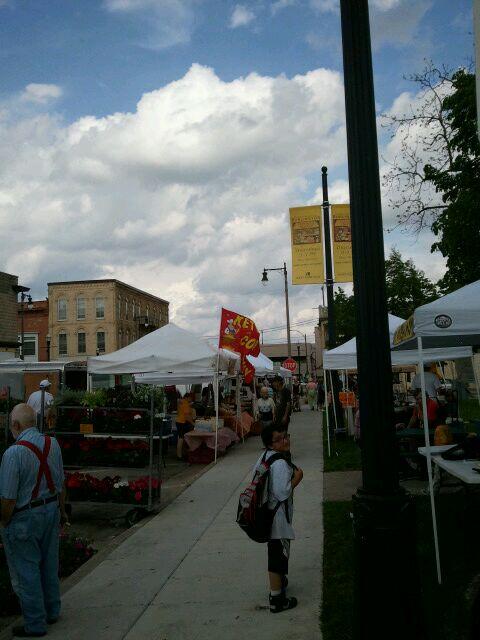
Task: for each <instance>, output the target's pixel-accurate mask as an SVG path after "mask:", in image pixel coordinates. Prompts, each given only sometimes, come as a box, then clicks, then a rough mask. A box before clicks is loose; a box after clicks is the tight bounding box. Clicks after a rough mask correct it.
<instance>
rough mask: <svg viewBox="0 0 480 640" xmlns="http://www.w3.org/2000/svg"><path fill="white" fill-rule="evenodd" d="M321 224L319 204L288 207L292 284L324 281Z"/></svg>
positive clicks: (320, 282)
mask: <svg viewBox="0 0 480 640" xmlns="http://www.w3.org/2000/svg"><path fill="white" fill-rule="evenodd" d="M322 224H323V218H322V207H321V206H319V205H314V206H310V207H293V208H291V209H290V231H291V236H292V284H322V283H324V282H325V272H324V268H323V232H322Z"/></svg>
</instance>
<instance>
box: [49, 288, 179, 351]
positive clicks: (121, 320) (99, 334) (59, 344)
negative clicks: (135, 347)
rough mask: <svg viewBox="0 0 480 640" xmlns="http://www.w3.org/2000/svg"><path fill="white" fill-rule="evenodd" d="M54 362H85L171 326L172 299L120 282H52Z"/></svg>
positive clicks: (51, 316)
mask: <svg viewBox="0 0 480 640" xmlns="http://www.w3.org/2000/svg"><path fill="white" fill-rule="evenodd" d="M48 300H49V316H48V330H49V334H50V336H51V346H50V357H51V359H52V360H57V359H67V358H68V359H69V360H85V359H86V358H87V356H94V355H97V354H103V353H110V352H112V351H116V350H117V349H120V348H122V347H125V346H127V345H128V344H130V343H131V342H134V341H135V340H137V339H138V338H141V337H142V336H143V335H145V334H146V333H149V332H150V331H153V330H155V329H158V328H159V327H162V326H164V325H165V324H168V317H169V316H168V313H169V310H168V307H169V303H168V302H167V301H166V300H163V299H162V298H158V297H156V296H153V295H151V294H149V293H146V292H145V291H141V290H140V289H137V288H135V287H132V286H130V285H128V284H125V283H124V282H120V281H119V280H113V279H112V280H110V279H109V280H75V281H70V282H50V283H49V284H48Z"/></svg>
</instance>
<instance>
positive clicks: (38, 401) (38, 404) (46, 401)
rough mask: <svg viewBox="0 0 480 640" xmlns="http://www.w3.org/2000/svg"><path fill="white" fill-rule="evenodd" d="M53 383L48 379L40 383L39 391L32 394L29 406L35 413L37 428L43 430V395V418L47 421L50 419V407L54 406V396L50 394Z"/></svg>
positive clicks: (28, 402) (28, 401)
mask: <svg viewBox="0 0 480 640" xmlns="http://www.w3.org/2000/svg"><path fill="white" fill-rule="evenodd" d="M51 385H52V383H51V382H50V380H48V379H46V378H45V380H42V381H41V382H40V384H39V385H38V386H39V389H38V391H34V392H33V393H31V394H30V396H29V398H28V400H27V404H28V406H29V407H32V409H33V410H34V411H35V414H36V420H37V427H38V428H39V429H42V430H43V425H41V424H40V420H41V415H42V395H43V416H44V418H45V419H47V418H48V412H49V409H50V407H51V406H52V405H53V396H52V394H51V393H50V392H49V389H50V387H51Z"/></svg>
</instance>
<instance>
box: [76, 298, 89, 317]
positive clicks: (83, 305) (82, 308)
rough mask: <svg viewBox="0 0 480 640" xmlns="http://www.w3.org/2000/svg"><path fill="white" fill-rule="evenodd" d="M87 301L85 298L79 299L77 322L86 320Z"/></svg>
mask: <svg viewBox="0 0 480 640" xmlns="http://www.w3.org/2000/svg"><path fill="white" fill-rule="evenodd" d="M86 309H87V301H86V300H85V298H84V297H83V296H79V297H78V298H77V320H85V317H86Z"/></svg>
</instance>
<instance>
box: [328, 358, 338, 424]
mask: <svg viewBox="0 0 480 640" xmlns="http://www.w3.org/2000/svg"><path fill="white" fill-rule="evenodd" d="M328 373H329V374H330V388H331V389H332V402H333V415H334V418H335V432H336V431H337V429H338V420H337V407H336V402H335V398H334V397H333V380H332V372H331V371H329V372H328Z"/></svg>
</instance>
